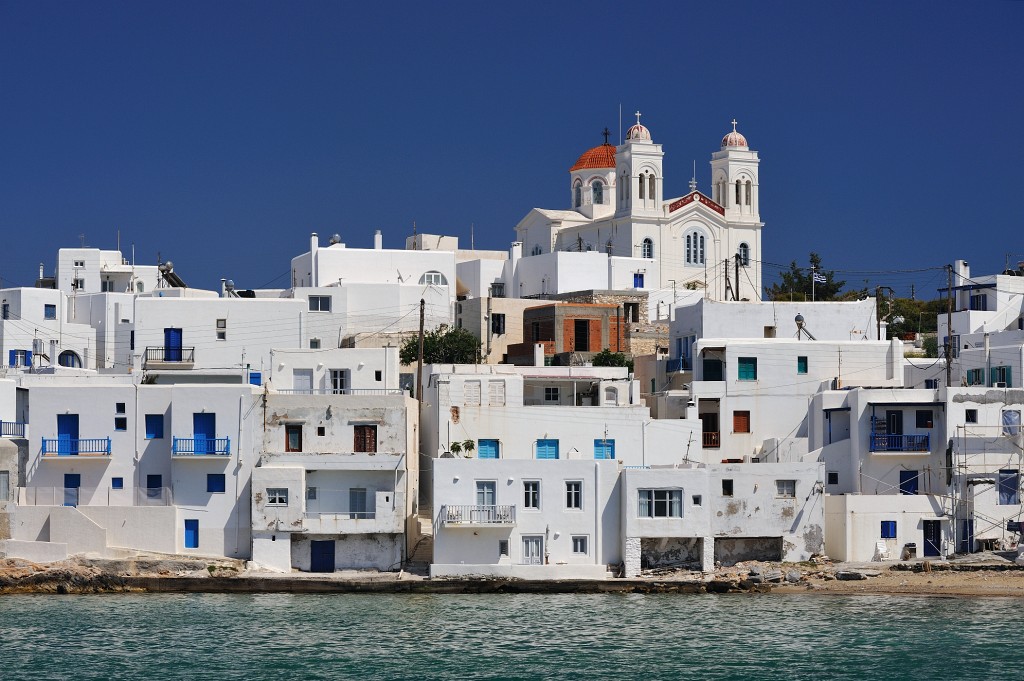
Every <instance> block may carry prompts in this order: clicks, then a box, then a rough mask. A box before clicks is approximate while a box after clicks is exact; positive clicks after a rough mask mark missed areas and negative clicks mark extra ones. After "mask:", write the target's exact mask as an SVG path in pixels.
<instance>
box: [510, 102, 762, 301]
mask: <svg viewBox="0 0 1024 681" xmlns="http://www.w3.org/2000/svg"><path fill="white" fill-rule="evenodd" d="M640 116H641V114H640V112H637V113H636V117H637V122H636V124H635V125H633V126H632V127H630V128H629V131H628V132H627V134H626V139H625V141H624V142H623V144H621V145H619V146H617V147H616V146H613V145H611V144H609V143H608V142H607V136H608V135H607V131H605V133H606V134H605V143H604V144H601V145H599V146H596V147H594V148H592V149H589V150H587V151H586V152H584V153H583V155H581V156H580V157H579V159H578V160H577V161H576V163H575V164H574V165H573V166H572V167H571V168H570V169H569V183H570V184H569V192H570V209H569V210H549V209H543V208H534V209H533V210H531V211H530V212H529V213H528V214H527V215H526V217H524V218H523V219H522V220H521V221H520V222H519V224H518V225H517V226H516V233H517V237H518V239H517V240H518V241H519V242H520V243H521V244H522V255H523V260H524V261H528V260H529V259H530V258H531V256H543V255H546V254H555V253H559V254H564V253H581V254H585V253H590V254H592V256H598V255H601V256H604V257H603V258H600V261H601V262H600V264H602V265H605V266H606V267H607V271H608V275H607V285H604V286H594V288H607V289H621V288H636V289H648V290H656V289H661V290H665V289H672V288H673V287H677V288H678V290H679V291H680V293H682V291H683V290H685V289H689V290H694V291H701V292H703V293H704V294H705V296H706V297H708V298H710V299H712V300H744V299H746V300H752V301H756V300H760V297H761V295H760V292H761V263H760V253H761V228H762V226H763V223H762V222H761V218H760V214H759V209H758V164H759V159H758V156H757V152H756V151H754V150H752V149H750V147H749V146H748V144H747V140H746V138H745V137H744V136H743V135H742V134H740V133H739V132H738V131H737V130H736V121H733V122H732V126H733V129H732V131H731V132H729V133H728V134H726V135H725V137H723V138H722V144H721V150H720V151H717V152H715V153H713V154H712V156H711V178H712V180H711V181H712V187H713V189H712V195H711V196H708V195H706V194H704V193H702V192H700V191H698V190H697V189H696V180H695V179H691V180H690V187H689V191H688V192H687V193H685V194H683V195H671V194H668V193H667V192H668V191H671V190H670V189H668V187H667V182H666V178H665V174H664V172H663V157H664V152H663V151H662V147H661V145H660V144H657V143H655V142H654V140H653V138H652V136H651V131H650V130H649V129H648V128H647V127H646V126H644V125H642V124H641V123H640ZM542 260H546V259H542ZM584 263H586V264H587V265H588V266H589V269H591V270H592V269H593V268H594V267H595V266H597V265H598V264H599V261H598V258H596V257H592V258H587V259H582V260H581V261H580V263H579V264H580V265H583V264H584ZM522 264H523V265H525V264H526V262H523V263H522ZM566 264H568V263H566ZM556 267H557V269H558V270H564V269H565V267H564V266H563V265H561V264H559V265H557V266H556ZM515 269H516V275H517V276H516V279H518V280H519V281H520V282H524V284H529V280H533V281H536V280H537V277H536V275H537V272H535V271H533V270H534V269H535V268H531V267H526V268H522V267H515ZM542 269H548V268H542ZM520 270H522V272H520ZM524 275H525V276H524ZM592 275H596V273H593V272H592ZM550 279H551V283H547V282H545V283H546V290H544V291H542V292H543V293H557V292H560V290H562V289H564V290H570V288H571V287H570V288H567V287H566V286H565V285H564V284H563V282H562V281H560V280H562V279H578V277H566V276H565V273H563V272H561V271H558V272H555V273H552V276H551V277H550ZM630 280H631V281H630ZM624 282H625V285H623V284H624ZM630 284H632V286H630ZM578 288H579V287H578V286H577V289H578ZM513 291H514V292H513V294H512V295H513V296H515V295H516V294H517V293H520V292H519V291H518V290H516V289H515V288H514V284H513ZM524 293H525V291H524Z"/></svg>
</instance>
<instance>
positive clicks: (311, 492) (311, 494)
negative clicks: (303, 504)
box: [306, 487, 317, 501]
mask: <svg viewBox="0 0 1024 681" xmlns="http://www.w3.org/2000/svg"><path fill="white" fill-rule="evenodd" d="M316 494H317V489H316V487H307V488H306V501H316Z"/></svg>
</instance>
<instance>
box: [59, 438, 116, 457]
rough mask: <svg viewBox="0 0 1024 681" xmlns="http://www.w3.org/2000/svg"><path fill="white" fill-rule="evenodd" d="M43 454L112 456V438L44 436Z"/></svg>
mask: <svg viewBox="0 0 1024 681" xmlns="http://www.w3.org/2000/svg"><path fill="white" fill-rule="evenodd" d="M43 456H110V438H109V437H91V438H66V437H44V438H43Z"/></svg>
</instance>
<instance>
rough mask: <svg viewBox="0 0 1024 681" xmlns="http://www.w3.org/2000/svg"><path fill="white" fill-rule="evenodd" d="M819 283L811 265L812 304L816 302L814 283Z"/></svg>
mask: <svg viewBox="0 0 1024 681" xmlns="http://www.w3.org/2000/svg"><path fill="white" fill-rule="evenodd" d="M815 281H817V277H815V276H814V265H811V302H812V303H813V302H814V282H815Z"/></svg>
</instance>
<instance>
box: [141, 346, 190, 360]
mask: <svg viewBox="0 0 1024 681" xmlns="http://www.w3.org/2000/svg"><path fill="white" fill-rule="evenodd" d="M195 360H196V349H195V348H194V347H191V348H179V347H155V346H150V347H148V348H146V355H145V361H146V362H182V363H189V362H195Z"/></svg>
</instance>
